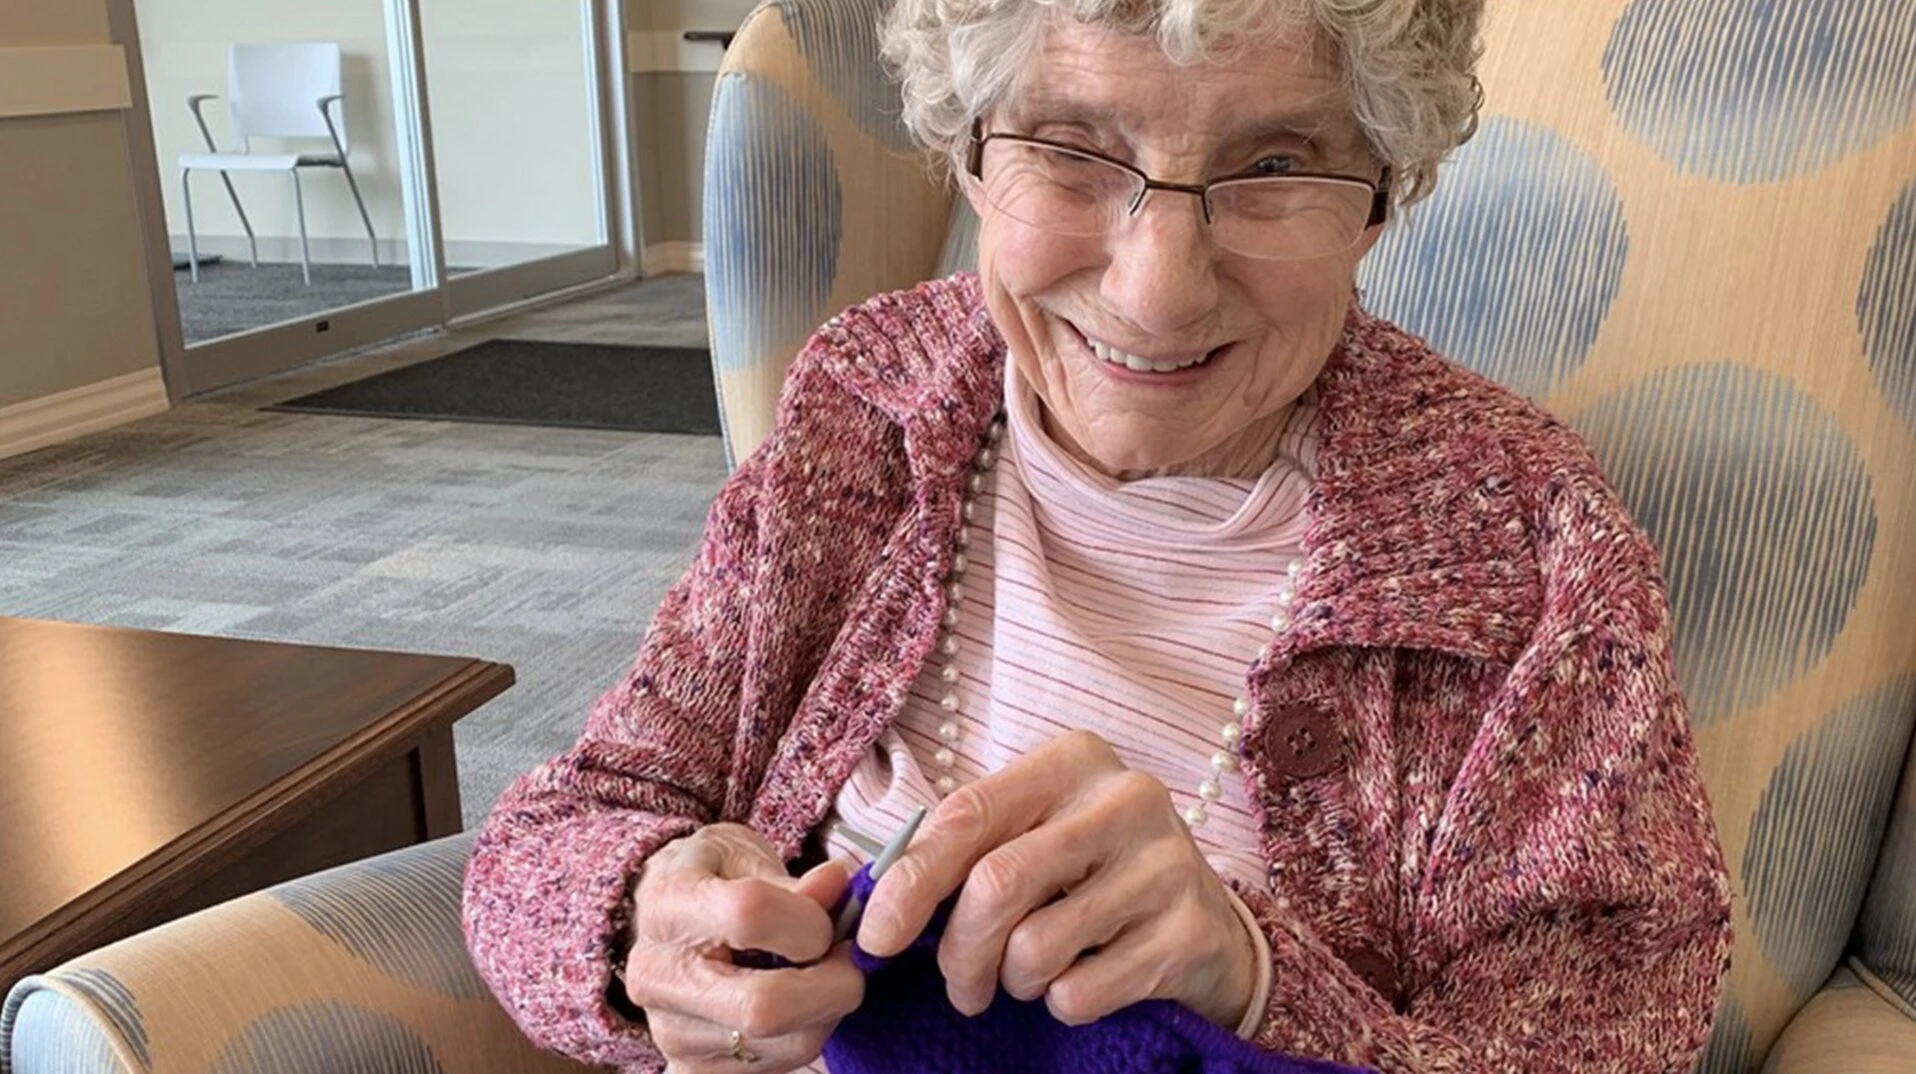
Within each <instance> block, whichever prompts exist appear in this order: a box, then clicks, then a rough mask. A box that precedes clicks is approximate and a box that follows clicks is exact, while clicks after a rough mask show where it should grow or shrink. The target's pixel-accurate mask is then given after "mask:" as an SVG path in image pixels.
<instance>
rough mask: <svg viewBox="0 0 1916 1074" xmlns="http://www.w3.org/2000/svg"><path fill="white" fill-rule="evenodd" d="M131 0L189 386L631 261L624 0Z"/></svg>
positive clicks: (124, 25)
mask: <svg viewBox="0 0 1916 1074" xmlns="http://www.w3.org/2000/svg"><path fill="white" fill-rule="evenodd" d="M109 5H110V9H111V11H112V18H113V22H114V33H115V39H116V40H117V41H118V42H119V43H121V44H123V45H125V46H127V51H128V54H129V59H130V62H131V65H132V69H133V72H134V75H135V82H136V83H137V85H136V86H135V97H136V98H138V99H137V100H136V102H135V103H136V106H138V107H143V108H144V109H145V110H146V112H147V114H148V115H149V116H150V117H151V121H152V122H151V128H150V130H146V129H140V130H136V132H135V135H134V140H135V145H134V154H135V158H136V160H138V159H141V158H145V159H147V160H149V161H150V162H151V167H152V175H153V176H154V182H152V183H151V184H150V185H149V187H148V189H147V190H146V193H145V197H144V200H145V202H146V204H145V205H144V206H143V208H144V210H145V212H144V216H145V219H146V229H147V236H148V246H149V248H150V249H151V253H150V255H149V256H150V258H151V260H152V261H153V262H154V273H153V275H154V277H155V279H156V281H157V282H156V284H155V299H156V303H155V304H156V306H157V307H160V308H161V309H162V310H164V311H165V312H164V313H163V314H162V317H161V325H160V337H161V350H162V355H163V358H164V359H165V364H166V372H167V380H168V385H169V388H170V390H171V392H172V394H173V395H174V397H175V398H184V397H187V396H191V395H196V394H199V393H202V392H205V391H209V390H212V389H215V388H219V387H223V386H225V385H229V384H233V383H237V382H239V381H242V380H247V379H251V378H254V377H258V376H263V375H267V374H270V373H274V372H279V371H281V370H284V369H289V368H292V367H294V366H297V365H300V364H303V363H305V362H308V361H311V360H313V359H315V358H319V357H324V356H327V355H331V354H337V353H341V352H343V351H346V350H349V349H353V348H355V347H359V346H363V345H366V344H370V343H375V342H379V341H382V340H386V339H391V338H394V337H395V336H399V335H403V334H406V333H408V332H414V331H419V330H422V329H430V328H435V327H441V326H444V325H446V324H447V323H449V322H450V321H452V320H454V319H456V318H461V317H466V316H470V315H473V314H477V313H480V312H483V311H485V310H489V309H494V308H497V307H501V306H505V305H508V304H511V303H514V302H518V301H521V300H524V299H527V298H531V297H535V296H538V295H541V294H545V293H549V292H552V291H556V290H561V289H565V288H569V287H575V286H578V285H581V284H586V283H590V282H593V281H595V280H600V279H604V278H606V277H610V276H612V275H614V274H615V273H616V272H617V270H618V257H617V255H616V254H615V252H614V250H613V247H612V245H611V243H610V241H609V233H610V231H611V228H610V227H609V226H608V220H609V218H610V217H611V205H610V201H609V197H610V191H611V186H612V184H611V183H610V181H609V179H608V175H609V171H608V168H607V164H606V162H607V160H608V159H609V157H610V156H611V154H609V153H608V152H607V150H606V145H607V141H608V139H609V138H610V137H611V126H610V125H609V124H607V123H606V122H605V118H604V117H605V115H606V113H607V111H608V110H607V108H606V107H605V105H604V104H603V102H604V101H605V94H607V93H609V92H610V91H611V86H612V81H611V79H609V78H608V77H607V75H606V71H605V67H606V63H605V62H604V60H603V57H605V56H606V55H607V54H608V50H607V49H606V48H605V47H604V44H603V40H604V36H605V35H604V31H608V30H609V29H610V28H611V27H612V26H613V25H614V24H616V13H612V12H608V10H607V4H606V0H566V2H563V3H546V2H538V3H529V2H525V0H337V2H335V3H330V4H313V3H310V2H307V0H109ZM136 126H138V125H136ZM168 261H170V262H171V265H170V266H169V265H167V262H168Z"/></svg>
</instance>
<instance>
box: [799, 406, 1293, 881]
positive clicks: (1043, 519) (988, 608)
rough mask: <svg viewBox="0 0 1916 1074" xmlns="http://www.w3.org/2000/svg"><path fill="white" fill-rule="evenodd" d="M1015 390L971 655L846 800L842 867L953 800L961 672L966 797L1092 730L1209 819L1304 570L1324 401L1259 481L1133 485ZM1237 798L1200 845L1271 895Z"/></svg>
mask: <svg viewBox="0 0 1916 1074" xmlns="http://www.w3.org/2000/svg"><path fill="white" fill-rule="evenodd" d="M1005 380H1006V393H1005V394H1006V420H1007V425H1008V432H1009V435H1008V436H1007V437H1006V438H1005V445H1004V451H1003V455H1002V460H1001V461H1000V462H999V463H998V465H997V466H996V467H995V468H994V469H993V470H992V471H991V474H990V476H989V477H988V478H987V479H986V481H985V486H984V488H983V490H982V492H981V493H980V494H979V495H978V497H977V501H978V502H977V506H978V514H977V516H976V518H975V520H974V522H973V525H972V539H971V545H970V547H969V549H967V556H968V558H969V560H970V567H969V568H968V570H967V572H966V574H965V577H964V581H963V586H964V599H963V601H962V603H961V604H960V606H959V607H960V612H959V618H958V623H957V627H956V635H957V639H958V644H959V649H958V653H957V655H956V656H955V657H953V658H950V660H949V661H947V660H946V659H945V658H943V657H941V656H939V655H938V654H934V656H933V659H932V660H930V661H928V662H927V664H926V666H925V668H924V670H923V671H922V672H921V673H920V674H919V676H918V679H917V681H916V682H915V683H914V684H913V686H912V689H911V694H910V697H909V699H908V700H907V701H906V703H905V708H904V712H903V713H902V714H901V716H900V718H899V720H898V721H897V722H896V723H895V724H894V725H893V726H892V728H891V729H890V730H888V731H886V732H885V733H884V734H883V735H882V736H881V737H880V738H879V740H878V742H877V744H876V745H875V746H874V747H873V750H872V752H871V754H870V755H869V756H868V757H867V758H866V759H865V760H864V761H863V762H861V763H860V764H859V766H858V767H857V769H856V770H855V771H854V772H853V773H852V777H851V779H850V780H849V781H848V782H847V783H846V784H845V786H844V787H843V788H842V789H841V790H840V792H839V794H838V797H837V802H836V814H835V816H833V817H828V818H827V820H826V822H825V830H824V832H823V833H821V834H823V836H824V837H825V841H826V845H827V847H828V848H829V849H830V851H831V852H832V853H833V854H834V855H835V856H839V857H842V858H848V859H851V860H854V861H858V862H863V861H864V860H866V858H867V857H868V855H867V854H866V853H865V852H864V851H862V850H860V849H859V848H858V847H857V846H856V845H855V844H854V843H853V842H852V841H851V840H849V839H847V838H846V837H845V836H844V835H843V834H842V833H841V832H839V831H838V830H837V825H839V824H843V825H845V826H849V827H850V828H852V829H853V830H855V831H858V832H860V833H864V834H865V835H866V836H868V837H870V838H873V839H876V840H878V841H881V842H882V841H883V840H884V839H886V838H888V837H889V836H890V835H891V833H893V832H895V831H896V830H897V829H898V828H899V826H900V825H902V824H903V823H904V820H905V818H906V817H907V816H909V815H910V813H911V811H912V809H913V808H915V807H917V806H919V805H930V804H932V803H934V802H936V801H937V799H938V793H937V791H936V789H935V781H936V778H937V776H938V775H939V771H940V770H939V769H938V768H937V766H936V765H935V763H934V761H933V757H934V755H935V754H936V752H937V750H938V749H939V748H940V747H941V746H942V745H944V743H941V742H940V741H939V738H938V728H939V725H940V724H942V723H943V722H944V721H945V719H946V717H945V713H944V710H943V709H941V708H940V706H939V701H940V699H941V698H943V697H944V695H945V693H946V692H947V684H946V683H945V682H944V681H943V680H942V679H941V678H940V672H941V671H942V670H943V669H944V666H945V664H946V663H947V662H949V663H952V664H954V665H955V666H956V669H957V672H958V676H959V678H958V683H957V694H958V698H959V712H958V716H957V718H956V720H955V722H956V723H957V724H958V727H959V737H958V740H957V742H956V743H955V744H954V745H953V746H952V750H953V753H954V754H955V755H956V757H955V765H954V771H953V774H954V775H955V776H956V778H957V782H958V783H960V784H963V783H966V782H969V781H971V780H974V779H976V778H978V777H979V776H980V775H982V774H984V773H986V772H992V771H996V770H997V769H999V768H1001V767H1003V766H1004V765H1005V764H1007V763H1009V762H1010V761H1011V760H1013V759H1015V758H1017V757H1019V756H1020V755H1022V754H1024V753H1026V752H1027V751H1029V750H1031V749H1033V748H1035V747H1037V746H1039V745H1041V744H1043V743H1045V742H1048V741H1050V740H1051V739H1054V738H1056V737H1057V736H1059V735H1060V734H1063V733H1064V732H1066V731H1068V730H1074V729H1084V730H1089V731H1092V732H1095V733H1096V734H1098V735H1100V736H1102V737H1103V738H1104V739H1105V740H1106V741H1108V742H1110V743H1111V745H1112V746H1113V747H1114V748H1116V750H1117V752H1118V754H1119V756H1120V757H1121V758H1122V759H1123V760H1124V762H1125V764H1126V765H1128V766H1129V767H1131V768H1133V769H1136V770H1138V771H1142V772H1147V773H1150V774H1151V775H1153V776H1156V777H1157V778H1158V779H1160V780H1162V781H1163V782H1164V784H1165V786H1166V787H1168V788H1169V789H1170V791H1171V794H1172V797H1173V799H1174V800H1175V801H1176V803H1177V806H1178V809H1179V810H1180V811H1182V810H1184V809H1186V808H1188V807H1190V806H1192V805H1194V804H1197V803H1199V802H1200V801H1201V799H1200V798H1199V796H1198V785H1199V784H1200V783H1202V782H1203V781H1204V780H1206V779H1208V778H1210V776H1211V774H1212V768H1211V758H1212V755H1213V754H1214V753H1216V752H1217V750H1218V749H1219V748H1220V728H1221V727H1222V726H1223V725H1224V724H1225V723H1227V722H1229V721H1230V720H1231V719H1232V716H1231V710H1232V703H1233V701H1234V700H1235V699H1236V698H1238V697H1240V696H1241V695H1242V694H1243V692H1244V684H1245V677H1246V674H1247V672H1248V670H1249V668H1250V666H1251V663H1252V662H1253V661H1254V660H1255V659H1256V658H1257V656H1258V655H1259V654H1260V653H1261V652H1262V651H1263V650H1264V648H1265V646H1266V645H1268V644H1269V643H1270V641H1271V639H1272V636H1273V634H1272V628H1271V618H1272V615H1273V613H1275V612H1276V610H1277V609H1278V606H1279V599H1280V591H1281V590H1283V589H1284V588H1285V587H1286V586H1287V585H1288V584H1289V582H1288V572H1289V570H1290V567H1291V564H1292V563H1293V562H1296V561H1298V560H1300V559H1301V558H1302V556H1303V541H1304V531H1305V527H1306V524H1307V522H1308V518H1307V512H1306V511H1305V510H1304V507H1305V500H1306V497H1307V496H1308V494H1309V492H1310V487H1311V481H1312V478H1313V474H1314V469H1315V463H1314V459H1315V447H1316V433H1315V428H1316V416H1317V411H1316V408H1315V406H1314V405H1312V404H1311V403H1310V402H1309V401H1304V402H1300V403H1299V404H1298V405H1297V406H1296V407H1295V408H1294V410H1293V415H1292V418H1291V420H1290V422H1289V423H1288V426H1287V428H1286V430H1285V432H1284V435H1283V437H1282V439H1281V442H1280V451H1279V459H1278V461H1277V462H1276V463H1275V464H1274V465H1273V466H1272V467H1271V468H1270V469H1269V470H1267V471H1266V472H1265V473H1264V475H1263V476H1262V477H1261V478H1259V479H1258V480H1256V481H1249V480H1228V479H1222V478H1194V477H1162V478H1150V479H1146V480H1141V481H1132V482H1124V483H1120V482H1118V481H1115V480H1113V479H1111V478H1109V477H1106V476H1104V475H1102V474H1100V473H1098V472H1097V471H1095V470H1093V469H1091V468H1090V467H1088V466H1085V465H1084V464H1082V463H1080V462H1078V461H1077V460H1075V459H1073V458H1071V457H1070V456H1069V455H1067V454H1066V453H1065V452H1064V451H1063V450H1062V449H1061V448H1059V447H1058V445H1056V444H1055V443H1053V442H1052V441H1051V439H1050V438H1049V437H1048V436H1047V435H1046V433H1045V432H1044V429H1043V425H1042V423H1041V421H1040V417H1039V409H1038V402H1037V398H1036V396H1035V394H1034V393H1033V392H1032V391H1031V389H1030V388H1029V387H1028V386H1027V385H1025V384H1024V383H1023V382H1022V381H1021V380H1020V379H1019V378H1018V377H1017V376H1016V374H1015V372H1012V371H1008V374H1007V376H1006V378H1005ZM1220 782H1221V784H1222V786H1223V790H1224V795H1223V797H1222V799H1220V800H1219V801H1218V802H1216V803H1214V804H1212V805H1211V806H1210V807H1209V814H1210V819H1209V820H1208V821H1207V822H1206V823H1205V824H1204V826H1202V827H1200V828H1198V829H1197V830H1196V832H1195V835H1196V838H1197V841H1198V844H1199V846H1200V847H1202V848H1203V849H1204V850H1205V852H1206V854H1207V856H1208V857H1209V859H1210V861H1211V864H1212V866H1213V868H1216V869H1217V870H1218V872H1219V873H1220V874H1222V875H1224V876H1226V877H1230V878H1233V879H1237V880H1240V881H1243V882H1245V883H1248V884H1250V885H1252V886H1254V887H1256V888H1258V889H1268V886H1269V885H1268V880H1267V879H1266V877H1265V875H1264V866H1263V864H1262V861H1261V860H1260V858H1259V856H1258V852H1257V828H1256V823H1255V821H1254V820H1253V818H1252V816H1251V813H1250V811H1249V804H1248V803H1247V801H1246V799H1245V794H1244V787H1243V783H1242V780H1241V778H1239V777H1237V776H1235V775H1231V776H1227V777H1226V778H1224V779H1223V780H1221V781H1220Z"/></svg>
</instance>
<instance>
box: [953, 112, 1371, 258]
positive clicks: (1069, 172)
mask: <svg viewBox="0 0 1916 1074" xmlns="http://www.w3.org/2000/svg"><path fill="white" fill-rule="evenodd" d="M966 171H967V172H968V173H969V174H970V176H971V178H972V180H973V181H975V182H977V183H978V184H979V185H980V187H981V188H982V190H983V192H984V196H985V200H986V201H987V202H989V203H990V204H991V205H992V207H993V208H995V209H997V210H998V211H999V212H1002V213H1004V214H1005V215H1006V216H1009V217H1011V218H1012V219H1014V220H1017V221H1019V222H1020V223H1024V224H1029V225H1031V226H1032V227H1035V228H1039V229H1041V230H1044V231H1049V232H1052V233H1054V234H1058V235H1065V236H1070V237H1073V238H1093V237H1099V236H1103V235H1106V234H1108V233H1110V232H1111V231H1112V230H1113V229H1114V228H1116V227H1117V226H1118V225H1119V224H1121V223H1122V222H1123V221H1124V220H1125V219H1126V218H1128V217H1131V216H1134V215H1136V214H1137V212H1138V211H1139V210H1140V209H1142V208H1143V207H1144V201H1145V199H1146V198H1147V197H1149V196H1150V193H1151V191H1153V190H1165V191H1170V192H1173V193H1179V194H1190V195H1192V196H1193V197H1196V198H1197V199H1198V200H1199V201H1200V202H1201V203H1202V205H1203V211H1204V219H1205V221H1206V222H1207V223H1209V225H1210V227H1211V232H1212V234H1213V235H1214V236H1215V237H1216V239H1217V243H1218V245H1219V246H1221V247H1223V248H1224V249H1226V250H1229V251H1231V252H1232V253H1236V254H1242V255H1244V256H1246V257H1254V258H1260V259H1264V260H1272V261H1298V260H1305V259H1308V258H1315V257H1325V256H1328V255H1331V254H1337V253H1342V252H1344V251H1345V250H1348V249H1350V248H1351V247H1353V246H1355V245H1357V241H1358V239H1360V238H1362V237H1363V234H1364V232H1365V231H1367V230H1369V229H1370V228H1373V227H1376V226H1377V225H1378V224H1381V223H1383V222H1384V220H1385V218H1386V217H1387V216H1388V215H1389V213H1390V170H1389V169H1388V168H1387V169H1385V170H1384V174H1383V177H1382V178H1380V179H1379V180H1378V181H1377V182H1374V183H1373V182H1371V181H1370V180H1368V179H1363V178H1360V177H1358V176H1353V175H1332V174H1322V173H1316V172H1285V173H1283V174H1280V175H1229V176H1224V177H1222V178H1218V179H1213V180H1211V181H1210V182H1207V183H1202V184H1190V183H1168V182H1164V181H1162V180H1159V179H1153V178H1151V177H1150V176H1148V175H1146V174H1145V173H1144V172H1142V171H1140V170H1138V169H1137V168H1134V167H1132V166H1131V165H1129V164H1126V163H1125V162H1123V161H1121V160H1115V159H1113V158H1111V157H1107V156H1105V155H1104V154H1102V153H1095V152H1092V151H1091V150H1088V149H1079V148H1077V147H1075V146H1069V145H1063V144H1060V143H1058V142H1052V141H1047V140H1045V139H1043V138H1032V137H1028V136H1025V135H1022V134H1007V133H1002V132H993V133H989V134H987V133H985V130H984V124H983V123H982V122H980V123H976V124H974V125H973V127H972V135H971V154H970V159H969V160H968V161H967V163H966Z"/></svg>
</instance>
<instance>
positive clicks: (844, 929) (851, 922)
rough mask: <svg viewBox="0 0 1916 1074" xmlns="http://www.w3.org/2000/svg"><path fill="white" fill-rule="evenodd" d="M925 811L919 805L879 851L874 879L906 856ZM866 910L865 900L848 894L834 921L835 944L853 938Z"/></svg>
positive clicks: (873, 866)
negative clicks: (906, 850) (853, 933)
mask: <svg viewBox="0 0 1916 1074" xmlns="http://www.w3.org/2000/svg"><path fill="white" fill-rule="evenodd" d="M925 812H926V810H925V807H924V806H919V807H918V808H917V809H914V810H912V812H911V818H910V819H909V820H907V821H905V826H904V827H902V828H900V829H898V834H897V835H894V836H892V837H891V842H889V843H886V844H885V849H884V850H881V851H879V853H878V859H877V860H876V861H874V862H872V880H873V881H877V880H878V879H879V878H880V877H882V876H884V875H885V873H886V872H887V871H889V870H890V869H891V867H892V863H893V862H895V861H897V860H898V859H899V858H900V857H902V856H904V853H905V848H906V847H908V846H910V845H911V839H912V836H914V835H917V834H918V825H920V824H922V823H923V822H924V820H925ZM864 912H865V900H863V899H861V898H859V897H858V896H856V895H851V896H848V897H847V898H846V899H845V905H844V906H843V907H841V908H840V909H839V911H838V920H837V921H836V922H834V925H833V928H832V943H833V944H834V945H836V944H839V943H843V942H844V941H846V940H848V939H850V938H851V935H852V932H853V931H854V930H856V929H857V928H858V920H859V918H860V917H861V916H862V915H863V914H864Z"/></svg>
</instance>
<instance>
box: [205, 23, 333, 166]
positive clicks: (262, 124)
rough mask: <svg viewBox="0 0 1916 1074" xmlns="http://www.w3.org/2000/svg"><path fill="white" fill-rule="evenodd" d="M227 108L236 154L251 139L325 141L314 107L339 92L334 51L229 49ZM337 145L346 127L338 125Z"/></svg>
mask: <svg viewBox="0 0 1916 1074" xmlns="http://www.w3.org/2000/svg"><path fill="white" fill-rule="evenodd" d="M226 92H227V105H228V107H229V108H230V109H231V110H232V114H233V137H234V140H235V141H237V142H238V143H239V145H240V148H241V149H245V148H246V147H247V141H248V140H249V139H252V138H329V137H330V135H329V133H328V131H327V129H326V120H325V117H324V116H322V115H321V114H320V111H319V102H320V100H321V99H323V98H326V97H333V96H337V95H338V94H339V92H340V49H339V45H338V44H337V43H335V42H331V41H312V42H274V43H270V44H248V45H234V46H233V48H232V51H231V52H230V53H229V54H228V57H227V70H226ZM339 138H340V142H341V145H342V146H343V145H344V144H345V140H346V127H345V124H344V123H340V124H339Z"/></svg>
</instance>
